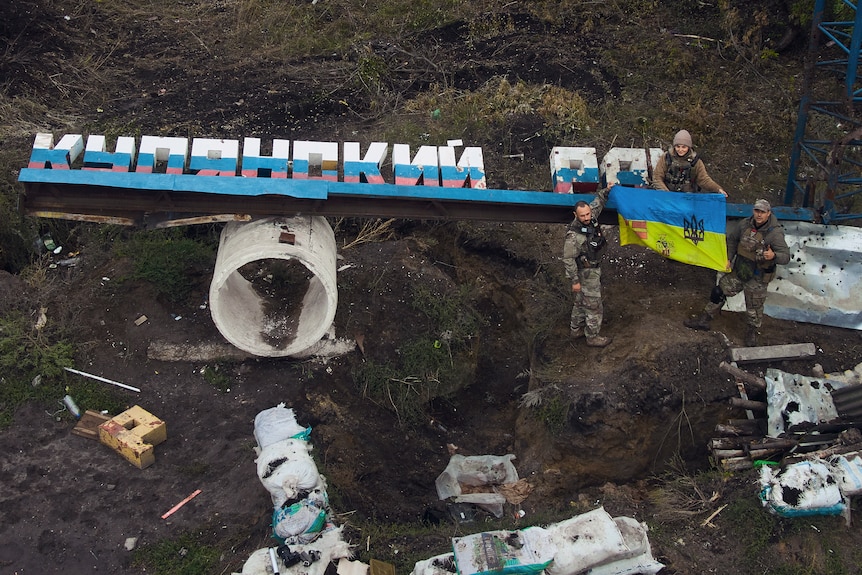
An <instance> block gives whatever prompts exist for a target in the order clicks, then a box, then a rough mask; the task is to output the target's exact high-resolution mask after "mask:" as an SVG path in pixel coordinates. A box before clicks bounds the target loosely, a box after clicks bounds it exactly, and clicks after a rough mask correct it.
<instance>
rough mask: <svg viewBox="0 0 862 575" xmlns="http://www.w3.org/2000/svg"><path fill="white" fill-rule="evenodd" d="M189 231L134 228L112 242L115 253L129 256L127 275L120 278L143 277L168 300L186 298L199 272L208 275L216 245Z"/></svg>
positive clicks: (192, 288) (198, 282) (181, 300)
mask: <svg viewBox="0 0 862 575" xmlns="http://www.w3.org/2000/svg"><path fill="white" fill-rule="evenodd" d="M189 233H190V232H189V230H184V229H177V228H172V229H169V230H156V231H147V232H138V233H134V234H132V235H131V236H129V237H128V238H127V239H125V240H122V241H119V242H117V243H115V248H114V249H115V252H116V254H117V255H118V256H121V257H128V258H130V259H131V261H132V265H133V269H132V273H131V275H130V276H129V277H128V278H123V279H140V280H144V281H147V282H149V283H150V284H152V285H153V286H154V287H155V288H156V290H157V292H158V294H159V296H161V297H164V298H165V299H166V300H167V301H169V302H171V303H183V302H185V301H187V300H188V298H189V296H190V295H191V293H192V291H193V290H194V288H195V287H197V286H198V285H199V284H200V282H201V276H203V275H206V276H207V277H208V276H209V275H210V273H211V271H212V268H213V265H214V264H215V254H216V245H217V244H216V243H215V242H213V241H212V238H206V237H204V238H198V237H189V235H187V234H189Z"/></svg>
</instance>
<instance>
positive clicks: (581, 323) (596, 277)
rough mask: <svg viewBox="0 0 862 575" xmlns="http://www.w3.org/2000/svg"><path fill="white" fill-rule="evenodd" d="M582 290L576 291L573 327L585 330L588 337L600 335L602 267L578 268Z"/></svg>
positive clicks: (602, 310)
mask: <svg viewBox="0 0 862 575" xmlns="http://www.w3.org/2000/svg"><path fill="white" fill-rule="evenodd" d="M578 276H579V278H580V282H581V291H579V292H575V293H574V294H573V295H574V296H575V304H574V305H573V306H572V319H571V324H570V326H571V328H572V329H573V330H574V329H578V328H582V329H583V330H584V335H586V336H587V337H588V338H590V337H596V336H597V335H599V330H600V329H601V328H602V314H603V313H604V307H603V306H602V284H601V279H602V271H601V269H600V268H588V269H583V270H578Z"/></svg>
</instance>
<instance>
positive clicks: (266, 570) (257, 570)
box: [234, 527, 351, 575]
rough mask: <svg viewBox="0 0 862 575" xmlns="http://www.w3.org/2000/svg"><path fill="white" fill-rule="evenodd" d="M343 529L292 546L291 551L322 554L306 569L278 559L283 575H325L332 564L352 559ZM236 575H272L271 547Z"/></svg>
mask: <svg viewBox="0 0 862 575" xmlns="http://www.w3.org/2000/svg"><path fill="white" fill-rule="evenodd" d="M342 529H343V528H342V527H333V528H331V529H327V530H326V531H324V532H323V533H321V534H320V537H319V538H318V539H317V540H316V541H315V542H314V543H311V544H308V545H291V546H290V549H291V551H296V552H297V553H301V552H303V551H309V550H314V551H318V552H319V553H320V559H319V560H318V561H315V562H314V563H312V564H311V565H310V566H308V567H304V566H303V565H302V563H297V564H296V565H294V566H292V567H285V566H284V563H283V562H282V561H281V559H280V558H276V563H277V564H278V567H279V572H280V573H282V575H285V574H290V575H323V573H324V571H326V568H327V566H329V564H330V562H337V561H338V560H339V559H342V558H347V559H349V558H350V557H351V553H350V546H349V545H348V544H347V542H346V541H344V540H343V539H342V534H341V530H342ZM234 575H272V563H271V561H270V558H269V547H264V548H263V549H258V550H257V551H255V552H254V553H252V554H251V556H249V558H248V559H247V560H246V562H245V564H244V565H243V567H242V572H241V573H234Z"/></svg>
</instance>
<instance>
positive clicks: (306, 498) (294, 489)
mask: <svg viewBox="0 0 862 575" xmlns="http://www.w3.org/2000/svg"><path fill="white" fill-rule="evenodd" d="M310 434H311V428H310V427H308V428H306V427H303V426H301V425H299V424H298V423H297V422H296V416H295V414H294V412H293V409H290V408H286V407H285V406H284V404H283V403H281V404H279V405H277V406H276V407H273V408H270V409H267V410H264V411H261V412H260V413H258V414H257V416H256V417H255V419H254V437H255V440H256V441H257V447H256V448H255V452H256V453H257V459H256V463H257V475H258V478H259V479H260V482H261V483H262V484H263V486H264V487H265V488H266V490H267V491H268V492H269V494H270V497H271V498H272V504H273V513H272V531H273V535H272V536H273V537H274V538H275V539H276V540H277V541H278V542H279V544H280V545H278V546H277V547H274V548H264V549H258V550H257V551H255V552H254V553H253V554H252V555H251V557H249V559H248V560H247V561H246V563H245V565H244V566H243V570H242V575H269V574H271V573H290V572H293V571H294V570H296V573H303V574H304V575H323V573H324V572H325V571H326V568H327V567H328V566H329V564H330V563H331V562H334V561H337V560H339V559H343V558H349V557H350V555H351V554H350V548H349V545H348V544H347V542H345V541H344V540H343V539H342V528H341V527H339V526H337V525H335V524H334V523H333V522H332V521H331V520H330V518H329V498H328V497H327V494H326V478H325V477H324V476H323V475H321V474H320V473H319V472H318V470H317V464H315V462H314V460H313V459H312V457H311V450H312V446H311V444H310V443H309V441H308V439H309V436H310Z"/></svg>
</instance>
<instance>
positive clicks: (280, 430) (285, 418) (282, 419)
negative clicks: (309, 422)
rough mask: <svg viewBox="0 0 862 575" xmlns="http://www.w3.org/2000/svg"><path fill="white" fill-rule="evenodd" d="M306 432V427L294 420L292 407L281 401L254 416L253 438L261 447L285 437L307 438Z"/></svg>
mask: <svg viewBox="0 0 862 575" xmlns="http://www.w3.org/2000/svg"><path fill="white" fill-rule="evenodd" d="M307 432H308V429H306V428H305V427H303V426H301V425H299V424H298V423H297V422H296V415H295V414H294V413H293V409H291V408H288V407H285V406H284V404H283V403H279V404H278V405H277V406H275V407H271V408H269V409H265V410H263V411H261V412H260V413H258V414H257V415H256V416H255V418H254V439H255V441H257V446H258V447H259V448H261V449H263V448H264V447H267V446H268V445H271V444H273V443H275V442H277V441H282V440H285V439H291V438H298V439H307ZM297 436H301V437H297Z"/></svg>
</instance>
